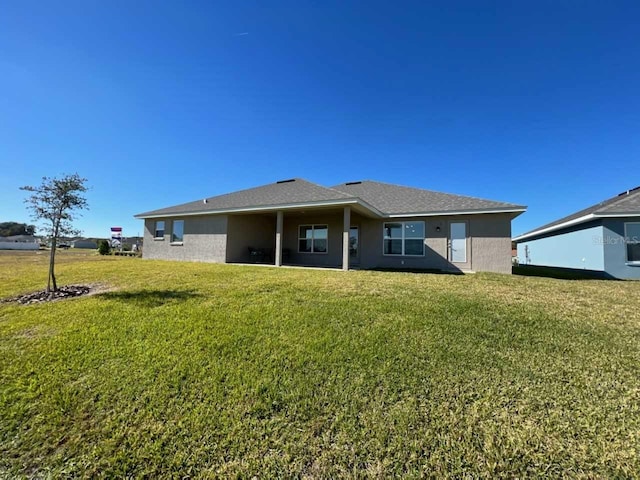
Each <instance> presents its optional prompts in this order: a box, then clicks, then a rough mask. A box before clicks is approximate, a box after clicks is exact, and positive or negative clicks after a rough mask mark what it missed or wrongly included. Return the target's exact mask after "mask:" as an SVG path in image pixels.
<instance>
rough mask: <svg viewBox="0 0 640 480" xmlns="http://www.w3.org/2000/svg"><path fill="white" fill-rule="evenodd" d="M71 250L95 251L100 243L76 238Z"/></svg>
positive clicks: (72, 242)
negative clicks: (84, 249)
mask: <svg viewBox="0 0 640 480" xmlns="http://www.w3.org/2000/svg"><path fill="white" fill-rule="evenodd" d="M70 245H71V248H87V249H91V250H95V249H97V248H98V242H96V241H95V240H92V239H90V238H76V239H74V240H72V241H71V243H70Z"/></svg>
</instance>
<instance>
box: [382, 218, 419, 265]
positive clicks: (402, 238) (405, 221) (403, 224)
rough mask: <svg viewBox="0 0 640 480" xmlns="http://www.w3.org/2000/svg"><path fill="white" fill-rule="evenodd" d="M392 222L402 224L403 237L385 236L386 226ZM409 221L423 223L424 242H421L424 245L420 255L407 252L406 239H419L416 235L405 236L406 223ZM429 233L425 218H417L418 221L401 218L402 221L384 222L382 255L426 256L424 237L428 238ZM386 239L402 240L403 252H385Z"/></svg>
mask: <svg viewBox="0 0 640 480" xmlns="http://www.w3.org/2000/svg"><path fill="white" fill-rule="evenodd" d="M391 223H399V224H401V225H402V237H401V238H394V237H389V238H386V237H385V234H384V233H385V230H386V228H387V227H386V226H387V225H388V224H391ZM407 223H421V224H422V231H423V232H424V233H423V235H422V242H420V244H421V245H422V253H421V254H419V255H413V254H409V253H405V241H406V240H418V239H417V238H415V237H409V238H407V237H406V236H405V229H406V226H405V225H406V224H407ZM426 234H427V226H426V225H425V222H424V221H423V220H417V221H412V220H400V221H396V222H384V223H383V224H382V255H383V256H385V257H424V239H425V238H426V237H425V236H426ZM385 240H401V241H402V253H385V252H384V241H385Z"/></svg>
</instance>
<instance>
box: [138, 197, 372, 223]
mask: <svg viewBox="0 0 640 480" xmlns="http://www.w3.org/2000/svg"><path fill="white" fill-rule="evenodd" d="M353 204H361V205H362V206H363V207H365V208H369V209H371V208H372V207H369V206H367V205H365V204H363V202H361V201H359V200H358V199H349V198H348V199H345V200H325V201H321V202H307V203H291V204H284V205H267V206H264V207H242V208H227V209H221V210H203V211H200V212H185V213H179V212H176V213H159V214H154V215H144V214H143V215H134V217H135V218H139V219H145V218H169V217H194V216H201V215H223V214H227V213H247V212H266V211H273V212H275V211H278V210H291V209H297V208H312V207H331V206H333V205H353ZM373 211H374V212H377V211H376V210H375V209H374V210H373Z"/></svg>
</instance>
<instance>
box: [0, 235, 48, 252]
mask: <svg viewBox="0 0 640 480" xmlns="http://www.w3.org/2000/svg"><path fill="white" fill-rule="evenodd" d="M39 248H40V242H39V241H38V239H37V238H36V237H34V236H33V235H12V236H10V237H0V250H38V249H39Z"/></svg>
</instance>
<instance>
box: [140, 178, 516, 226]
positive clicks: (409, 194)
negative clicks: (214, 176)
mask: <svg viewBox="0 0 640 480" xmlns="http://www.w3.org/2000/svg"><path fill="white" fill-rule="evenodd" d="M345 200H361V201H364V202H366V204H368V205H369V206H371V207H373V208H374V209H377V210H378V211H379V212H382V213H383V214H386V215H394V214H413V213H423V214H424V213H447V212H457V213H460V212H474V211H514V210H524V209H525V207H523V206H520V205H515V204H512V203H505V202H495V201H492V200H484V199H481V198H474V197H465V196H461V195H452V194H449V193H441V192H434V191H431V190H421V189H419V188H411V187H402V186H398V185H391V184H388V183H381V182H372V181H363V182H350V183H344V184H340V185H336V186H335V187H332V188H327V187H323V186H321V185H317V184H315V183H311V182H308V181H306V180H303V179H301V178H296V179H291V180H288V181H282V182H277V183H271V184H268V185H263V186H261V187H256V188H249V189H247V190H240V191H238V192H233V193H227V194H225V195H218V196H216V197H210V198H207V199H206V202H205V201H204V199H203V200H197V201H195V202H189V203H185V204H182V205H176V206H173V207H168V208H162V209H159V210H153V211H150V212H145V213H140V214H138V215H136V217H139V218H145V217H150V216H156V217H157V216H173V215H181V214H187V213H188V214H198V213H206V212H220V211H227V210H228V211H233V210H238V209H243V210H250V209H252V208H256V209H259V208H269V207H271V206H273V207H276V206H282V205H296V204H307V203H319V202H327V203H331V202H334V201H335V202H340V201H345Z"/></svg>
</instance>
